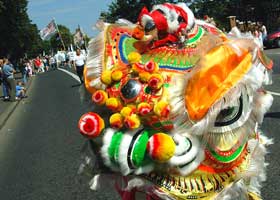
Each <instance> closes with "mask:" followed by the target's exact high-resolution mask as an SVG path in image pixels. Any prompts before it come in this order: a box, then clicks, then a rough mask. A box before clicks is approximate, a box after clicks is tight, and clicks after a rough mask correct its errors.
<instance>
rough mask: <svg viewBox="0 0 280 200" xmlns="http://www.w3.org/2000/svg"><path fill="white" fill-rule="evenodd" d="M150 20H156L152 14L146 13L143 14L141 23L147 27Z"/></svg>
mask: <svg viewBox="0 0 280 200" xmlns="http://www.w3.org/2000/svg"><path fill="white" fill-rule="evenodd" d="M148 21H154V20H153V18H152V17H151V16H149V15H146V14H145V15H143V16H142V18H141V22H140V23H141V25H142V26H143V27H145V26H146V24H147V23H148Z"/></svg>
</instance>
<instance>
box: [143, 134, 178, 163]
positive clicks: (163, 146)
mask: <svg viewBox="0 0 280 200" xmlns="http://www.w3.org/2000/svg"><path fill="white" fill-rule="evenodd" d="M175 147H176V144H175V142H174V141H173V139H172V137H171V136H169V135H167V134H164V133H157V134H155V135H153V136H152V137H150V139H149V142H148V144H147V151H148V153H149V155H150V156H151V158H152V159H153V160H155V161H157V162H160V163H163V162H167V161H168V160H169V159H170V158H171V157H172V156H173V155H174V153H175Z"/></svg>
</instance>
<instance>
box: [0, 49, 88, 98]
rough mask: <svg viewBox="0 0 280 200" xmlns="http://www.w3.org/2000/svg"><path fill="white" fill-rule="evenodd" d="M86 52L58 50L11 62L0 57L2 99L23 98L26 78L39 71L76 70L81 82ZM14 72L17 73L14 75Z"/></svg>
mask: <svg viewBox="0 0 280 200" xmlns="http://www.w3.org/2000/svg"><path fill="white" fill-rule="evenodd" d="M85 59H86V52H85V51H84V50H80V49H78V50H77V51H76V52H74V51H68V52H66V51H58V52H57V53H56V54H55V55H53V56H49V55H45V56H37V57H36V58H33V59H26V58H25V59H20V60H19V62H17V63H16V64H13V63H12V62H10V60H9V59H8V58H2V59H0V84H1V85H2V93H3V97H2V98H3V100H4V101H16V100H20V99H22V98H25V97H26V95H25V87H26V84H27V82H28V79H29V78H30V77H31V76H35V75H36V74H39V73H44V72H48V71H50V70H56V69H57V68H58V67H63V68H69V69H73V70H75V71H76V73H77V75H78V76H79V78H80V81H81V83H83V78H82V76H83V68H84V64H85ZM16 74H19V75H17V76H16Z"/></svg>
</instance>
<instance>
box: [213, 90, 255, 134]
mask: <svg viewBox="0 0 280 200" xmlns="http://www.w3.org/2000/svg"><path fill="white" fill-rule="evenodd" d="M251 103H252V100H251V98H250V97H249V95H248V94H247V91H246V89H242V92H241V95H240V97H239V98H237V99H235V100H233V102H232V103H231V104H230V105H229V106H228V107H227V108H224V109H223V110H221V111H220V113H219V114H218V115H217V117H216V121H215V124H214V127H213V128H211V130H210V132H212V133H213V132H217V133H221V132H226V131H231V130H233V129H236V128H239V127H241V126H243V125H244V123H245V122H246V121H247V120H248V118H249V116H250V113H251V110H252V108H251V106H250V104H251Z"/></svg>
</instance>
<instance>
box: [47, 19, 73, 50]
mask: <svg viewBox="0 0 280 200" xmlns="http://www.w3.org/2000/svg"><path fill="white" fill-rule="evenodd" d="M57 26H58V29H59V33H57V34H56V35H54V36H52V37H51V39H50V46H51V48H52V50H54V51H57V50H64V46H65V49H67V47H69V46H70V45H71V44H72V43H73V35H72V34H71V32H70V30H69V29H68V28H67V27H66V26H64V25H61V24H59V25H57ZM62 41H63V42H64V46H63V43H62Z"/></svg>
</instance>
